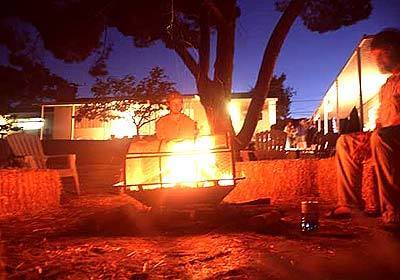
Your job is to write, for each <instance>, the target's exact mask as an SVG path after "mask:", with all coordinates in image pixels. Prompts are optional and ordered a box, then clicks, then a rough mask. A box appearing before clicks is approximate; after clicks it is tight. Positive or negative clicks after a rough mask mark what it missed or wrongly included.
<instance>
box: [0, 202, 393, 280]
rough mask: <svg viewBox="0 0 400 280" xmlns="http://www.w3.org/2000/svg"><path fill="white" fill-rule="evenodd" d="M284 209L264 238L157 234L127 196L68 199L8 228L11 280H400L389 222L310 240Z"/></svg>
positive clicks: (189, 230)
mask: <svg viewBox="0 0 400 280" xmlns="http://www.w3.org/2000/svg"><path fill="white" fill-rule="evenodd" d="M278 209H279V211H280V212H281V213H283V219H282V221H281V222H279V223H278V224H274V225H270V226H269V227H267V228H264V229H262V230H254V229H250V228H247V227H246V226H243V225H242V226H238V225H237V224H235V222H234V221H232V223H229V222H228V223H224V224H219V225H218V226H216V225H213V226H210V225H209V226H204V224H203V225H201V224H193V225H191V226H189V227H181V228H177V227H173V226H171V227H163V228H155V227H154V225H150V224H148V223H146V221H145V220H144V219H142V218H140V217H138V216H137V213H138V211H140V210H143V206H141V205H140V204H139V203H138V202H136V201H135V200H134V199H132V198H130V197H128V196H127V195H116V194H104V195H94V194H91V195H84V196H81V197H79V198H76V197H75V198H70V199H66V200H64V201H63V204H62V207H61V208H59V209H55V210H52V211H48V212H44V213H40V214H36V215H32V216H29V217H24V218H19V219H16V218H9V219H3V220H1V221H0V229H1V241H2V242H1V247H2V248H0V249H1V251H0V252H1V254H0V256H2V263H3V267H4V270H5V273H3V279H136V280H140V279H309V280H311V279H335V280H336V279H400V238H399V235H398V234H396V233H388V232H385V231H382V230H381V229H380V228H379V219H377V218H367V217H364V216H362V215H361V214H359V215H356V216H355V217H354V218H353V219H352V220H347V221H328V220H325V219H320V222H321V227H320V230H319V231H317V232H315V233H312V234H310V233H307V234H304V233H301V231H300V230H299V211H298V209H291V208H287V207H286V208H285V207H283V206H278ZM165 224H167V225H168V224H170V225H176V221H165ZM0 267H1V265H0ZM0 279H2V277H1V275H0Z"/></svg>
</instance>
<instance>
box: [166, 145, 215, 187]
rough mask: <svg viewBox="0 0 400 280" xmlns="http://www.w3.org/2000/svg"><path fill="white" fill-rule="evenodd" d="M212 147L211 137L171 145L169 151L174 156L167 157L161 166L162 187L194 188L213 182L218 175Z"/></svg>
mask: <svg viewBox="0 0 400 280" xmlns="http://www.w3.org/2000/svg"><path fill="white" fill-rule="evenodd" d="M213 146H214V143H213V138H211V137H201V138H199V139H197V140H196V141H192V140H183V141H179V142H175V143H171V147H170V149H169V151H171V152H172V153H174V155H172V156H169V157H167V158H166V162H165V164H164V166H163V169H162V175H163V181H164V182H166V184H165V185H164V184H163V186H166V187H172V186H175V185H185V186H188V187H196V186H197V185H198V184H199V183H201V182H203V181H205V180H215V179H216V178H217V175H218V174H217V167H216V160H215V154H213V153H211V148H212V147H213Z"/></svg>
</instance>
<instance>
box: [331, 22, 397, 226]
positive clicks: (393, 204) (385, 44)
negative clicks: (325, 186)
mask: <svg viewBox="0 0 400 280" xmlns="http://www.w3.org/2000/svg"><path fill="white" fill-rule="evenodd" d="M371 53H372V55H373V57H374V58H375V61H376V63H377V65H378V67H379V69H380V71H381V72H382V73H390V74H391V76H390V77H389V78H388V79H387V81H386V83H385V84H384V85H383V86H382V87H381V89H380V92H379V98H380V107H379V110H378V118H377V121H376V129H375V130H374V131H373V133H372V134H371V137H370V138H368V135H367V134H365V133H352V134H345V135H341V136H340V137H339V139H338V141H337V144H336V151H337V152H336V165H337V178H338V186H337V187H338V204H337V208H336V209H334V210H332V211H331V212H330V213H328V215H327V216H328V217H332V218H345V217H349V216H350V215H351V213H352V210H353V209H355V208H363V206H364V205H363V204H364V202H363V200H362V199H361V191H360V189H361V172H362V162H361V160H360V154H362V153H365V151H366V150H368V148H370V150H371V154H372V160H373V162H374V165H375V172H376V175H377V185H378V189H379V196H380V206H381V214H382V221H383V226H384V228H385V229H389V230H392V229H396V230H398V229H400V30H397V29H386V30H383V31H382V32H380V33H378V34H376V35H375V36H374V38H373V39H372V42H371Z"/></svg>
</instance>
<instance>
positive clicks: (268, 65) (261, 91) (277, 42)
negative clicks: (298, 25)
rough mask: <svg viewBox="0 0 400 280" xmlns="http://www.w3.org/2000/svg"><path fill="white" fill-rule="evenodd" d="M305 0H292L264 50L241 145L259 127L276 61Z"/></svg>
mask: <svg viewBox="0 0 400 280" xmlns="http://www.w3.org/2000/svg"><path fill="white" fill-rule="evenodd" d="M304 3H305V0H292V1H291V2H290V4H289V5H288V7H287V8H286V10H285V12H284V13H283V14H282V16H281V18H280V19H279V22H278V24H277V25H276V26H275V29H274V31H273V33H272V35H271V37H270V39H269V41H268V45H267V47H266V49H265V51H264V56H263V61H262V64H261V68H260V71H259V73H258V78H257V82H256V86H255V87H254V89H253V91H252V94H253V97H252V100H251V102H250V105H249V109H248V111H247V115H246V118H245V120H244V123H243V127H242V129H241V130H240V132H239V133H238V135H237V140H238V142H239V143H240V146H241V147H246V146H247V145H248V144H249V142H250V141H251V138H252V136H253V134H254V131H255V129H256V127H257V122H258V116H259V115H260V113H261V111H262V108H263V106H264V102H265V98H267V97H268V96H267V95H268V92H269V87H270V83H271V79H272V75H273V71H274V68H275V63H276V60H277V58H278V55H279V52H280V50H281V47H282V45H283V43H284V41H285V39H286V36H287V34H288V33H289V30H290V28H291V27H292V25H293V23H294V21H295V19H296V18H297V16H298V15H299V14H300V12H301V10H302V8H303V5H304Z"/></svg>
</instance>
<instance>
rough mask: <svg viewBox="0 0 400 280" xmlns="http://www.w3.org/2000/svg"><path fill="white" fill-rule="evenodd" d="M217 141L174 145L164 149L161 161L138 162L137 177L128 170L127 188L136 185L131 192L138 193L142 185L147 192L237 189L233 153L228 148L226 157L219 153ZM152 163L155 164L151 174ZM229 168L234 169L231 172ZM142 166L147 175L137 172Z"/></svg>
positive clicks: (203, 139)
mask: <svg viewBox="0 0 400 280" xmlns="http://www.w3.org/2000/svg"><path fill="white" fill-rule="evenodd" d="M215 141H216V140H215V138H214V137H213V136H200V137H198V138H197V139H195V140H181V141H170V142H168V143H166V144H165V145H164V146H163V148H162V149H161V151H162V152H161V153H164V155H163V156H162V157H160V160H157V159H154V158H153V159H150V160H149V159H147V158H140V159H136V162H135V163H134V165H133V164H132V169H133V168H135V170H134V173H135V175H134V176H131V174H129V170H132V169H130V168H129V167H128V169H127V171H128V172H127V185H133V186H132V187H130V189H131V190H138V189H139V187H138V186H136V185H142V188H143V189H155V188H160V187H163V188H171V187H180V186H184V187H191V188H196V187H212V186H216V185H218V186H229V185H233V184H234V180H233V174H232V173H233V171H232V170H231V166H232V162H231V160H232V158H231V152H230V150H228V149H226V148H225V149H224V150H223V152H222V153H218V152H215V151H216V149H215V147H216V143H215ZM217 150H218V149H217ZM165 153H166V154H165ZM150 162H152V163H153V164H152V168H151V170H150V168H149V166H150ZM157 163H158V164H157ZM228 165H229V167H230V168H227V167H228ZM140 166H146V172H144V171H143V172H137V170H138V169H140V168H141V167H140ZM142 170H145V169H144V168H142ZM150 176H151V178H150ZM141 182H145V183H141Z"/></svg>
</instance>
